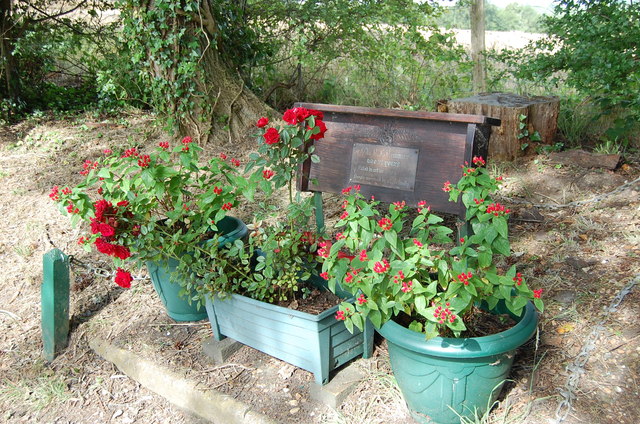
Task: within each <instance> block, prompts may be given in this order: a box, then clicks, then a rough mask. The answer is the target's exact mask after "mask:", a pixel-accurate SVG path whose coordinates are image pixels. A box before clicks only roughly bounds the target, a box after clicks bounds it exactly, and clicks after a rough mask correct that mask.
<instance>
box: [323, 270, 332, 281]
mask: <svg viewBox="0 0 640 424" xmlns="http://www.w3.org/2000/svg"><path fill="white" fill-rule="evenodd" d="M320 277H321V278H324V279H325V280H329V278H331V276H330V275H329V273H328V272H322V273H320Z"/></svg>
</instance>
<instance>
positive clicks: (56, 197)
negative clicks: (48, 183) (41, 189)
mask: <svg viewBox="0 0 640 424" xmlns="http://www.w3.org/2000/svg"><path fill="white" fill-rule="evenodd" d="M49 197H50V198H51V200H53V201H55V202H57V201H58V200H60V194H59V193H58V186H53V187H51V193H49Z"/></svg>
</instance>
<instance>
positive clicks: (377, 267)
mask: <svg viewBox="0 0 640 424" xmlns="http://www.w3.org/2000/svg"><path fill="white" fill-rule="evenodd" d="M390 268H391V265H389V261H387V260H386V259H383V260H382V262H376V263H375V264H374V265H373V270H374V271H375V272H377V273H378V274H382V273H384V272H387V271H388V270H389V269H390Z"/></svg>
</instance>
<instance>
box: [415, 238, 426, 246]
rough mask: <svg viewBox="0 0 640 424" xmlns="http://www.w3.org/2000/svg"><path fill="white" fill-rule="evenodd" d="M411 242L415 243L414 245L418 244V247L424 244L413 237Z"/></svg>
mask: <svg viewBox="0 0 640 424" xmlns="http://www.w3.org/2000/svg"><path fill="white" fill-rule="evenodd" d="M413 244H415V245H416V246H418V247H422V246H424V245H423V244H422V243H421V242H420V240H418V239H415V238H414V239H413Z"/></svg>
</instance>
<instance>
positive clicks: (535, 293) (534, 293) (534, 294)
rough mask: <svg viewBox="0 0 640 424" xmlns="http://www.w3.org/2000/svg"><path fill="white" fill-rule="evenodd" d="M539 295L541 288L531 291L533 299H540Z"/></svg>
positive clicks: (540, 294)
mask: <svg viewBox="0 0 640 424" xmlns="http://www.w3.org/2000/svg"><path fill="white" fill-rule="evenodd" d="M541 296H542V289H538V290H534V291H533V297H534V298H535V299H540V297H541Z"/></svg>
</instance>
